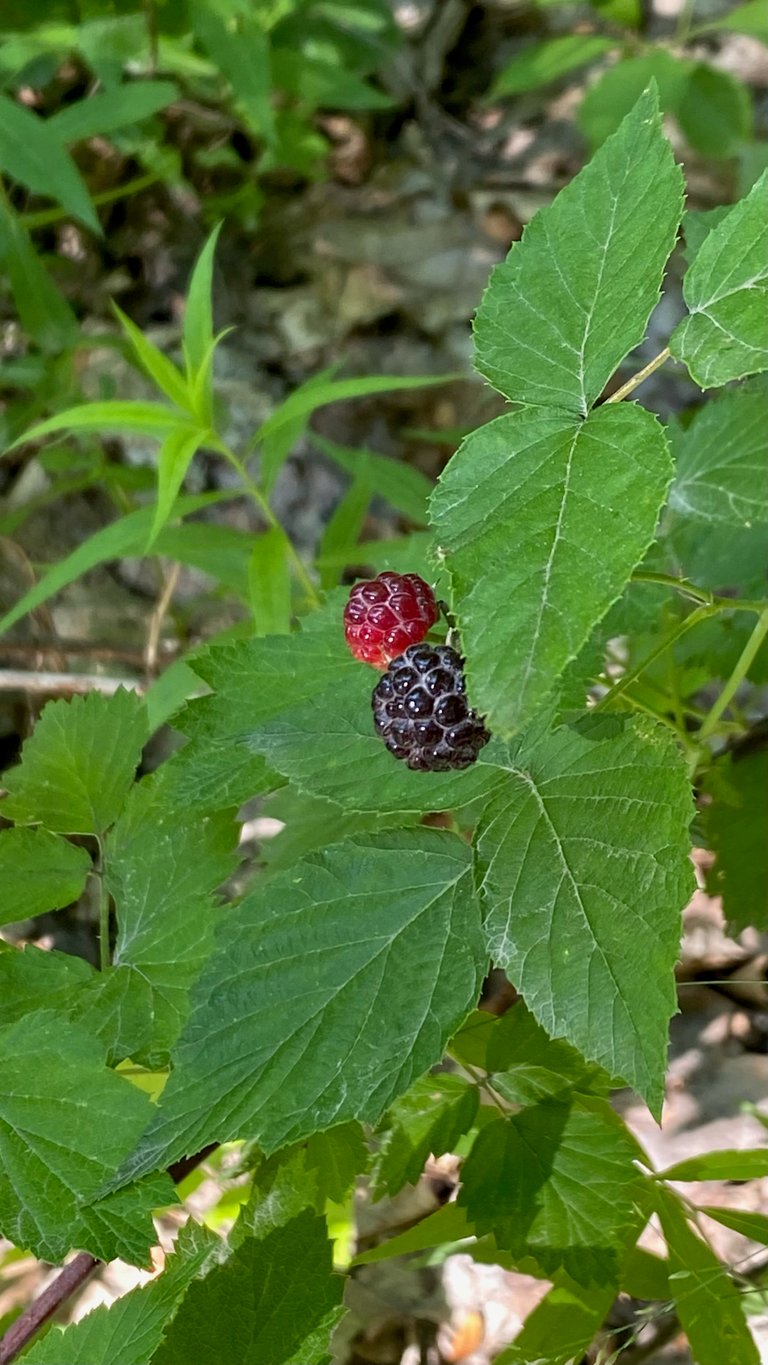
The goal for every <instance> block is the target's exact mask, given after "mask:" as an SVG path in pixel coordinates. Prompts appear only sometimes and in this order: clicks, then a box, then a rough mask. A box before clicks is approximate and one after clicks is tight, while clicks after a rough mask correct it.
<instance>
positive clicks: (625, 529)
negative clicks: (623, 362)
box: [431, 404, 672, 735]
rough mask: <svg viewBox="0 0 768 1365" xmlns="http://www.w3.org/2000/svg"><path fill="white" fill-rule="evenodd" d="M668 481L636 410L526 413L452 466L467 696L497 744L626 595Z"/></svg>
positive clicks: (649, 423)
mask: <svg viewBox="0 0 768 1365" xmlns="http://www.w3.org/2000/svg"><path fill="white" fill-rule="evenodd" d="M671 478H672V461H671V458H670V455H669V450H668V447H667V442H666V440H665V437H664V432H663V430H662V428H661V426H660V425H659V424H658V422H657V421H656V419H655V418H654V417H653V416H652V415H651V414H650V413H648V412H646V411H645V410H644V409H642V408H638V407H635V406H634V405H633V406H622V405H618V404H617V405H615V406H614V405H607V406H604V407H601V408H599V409H598V410H597V411H596V412H594V413H592V414H590V416H589V417H588V419H587V420H586V421H585V422H578V421H576V420H574V419H573V418H571V417H568V416H566V415H563V416H557V415H550V414H549V413H547V414H544V413H538V412H531V411H530V410H526V409H524V410H522V411H520V412H516V413H513V414H512V415H510V416H504V417H498V418H496V420H495V421H493V422H490V423H488V425H487V426H484V427H481V428H480V429H479V430H478V431H476V432H474V433H473V434H472V435H471V436H469V437H468V438H467V440H466V441H465V442H464V444H463V445H462V446H461V448H460V450H459V451H458V452H457V454H456V455H455V456H454V457H453V459H452V460H451V462H450V464H449V465H448V467H447V469H446V470H445V471H444V473H443V474H442V476H441V478H440V481H439V483H438V485H437V488H436V490H435V493H434V494H433V497H432V506H431V515H432V521H433V524H434V527H435V535H436V538H437V542H438V546H439V554H440V557H441V559H442V560H443V561H444V562H445V564H446V567H447V569H448V571H449V573H450V575H451V580H452V584H453V592H454V606H455V610H456V614H457V616H458V620H459V626H460V630H461V638H462V646H463V651H464V653H465V655H466V659H467V681H468V691H469V695H470V697H471V699H472V702H473V704H474V705H475V706H476V707H477V709H478V711H479V712H480V713H481V714H482V715H485V716H487V717H488V723H489V727H490V729H491V730H492V731H493V732H494V733H498V734H506V735H508V734H514V733H515V731H516V730H518V729H519V728H520V727H521V726H523V725H524V724H526V722H527V721H528V720H529V719H530V717H531V716H532V715H533V713H534V712H535V711H536V709H537V708H538V706H539V705H540V704H541V701H542V698H543V697H544V696H546V695H547V693H548V692H549V691H550V690H551V689H552V687H553V686H554V684H555V683H556V680H557V678H558V676H559V674H560V673H562V671H563V669H564V668H565V666H566V664H567V663H568V661H569V660H571V659H573V658H575V656H576V655H577V654H578V652H579V650H580V649H581V648H582V646H583V645H584V644H585V643H586V641H587V640H588V638H589V635H590V633H591V631H592V628H593V627H594V626H595V624H596V623H597V622H598V621H599V620H600V619H601V617H603V616H604V615H605V613H606V612H607V611H608V608H609V607H610V606H611V604H612V603H613V602H615V601H616V599H617V598H618V597H619V596H620V595H621V591H622V589H623V587H624V585H625V583H626V582H627V580H628V578H629V576H630V574H631V572H632V570H633V569H634V568H635V566H636V565H637V564H639V563H640V561H641V560H642V558H643V556H644V554H645V552H646V550H647V549H648V546H649V545H650V544H651V542H652V541H653V537H654V533H655V529H656V524H657V520H658V513H659V510H660V508H661V506H662V505H663V502H664V497H665V494H666V490H667V488H668V486H669V483H670V480H671ZM511 546H514V553H510V547H511Z"/></svg>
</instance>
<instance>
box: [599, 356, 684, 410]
mask: <svg viewBox="0 0 768 1365" xmlns="http://www.w3.org/2000/svg"><path fill="white" fill-rule="evenodd" d="M667 360H669V347H668V346H665V347H664V350H663V351H659V354H658V355H655V356H654V357H653V360H649V361H648V364H647V365H644V366H643V368H642V370H638V372H637V374H633V375H632V378H631V379H628V380H627V382H626V384H622V386H621V388H620V389H617V390H616V392H615V393H612V394H611V396H610V398H606V400H605V401H606V403H620V402H621V400H622V398H627V397H628V396H629V394H630V393H634V391H635V389H639V387H640V385H641V384H644V383H645V381H646V379H648V378H649V377H650V376H651V375H652V374H653V373H654V371H656V370H660V369H661V367H662V365H663V364H664V363H665V361H667Z"/></svg>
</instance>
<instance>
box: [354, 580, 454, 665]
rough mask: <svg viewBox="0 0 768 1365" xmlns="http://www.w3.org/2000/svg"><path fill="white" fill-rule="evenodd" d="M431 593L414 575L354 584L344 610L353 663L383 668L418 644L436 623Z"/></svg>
mask: <svg viewBox="0 0 768 1365" xmlns="http://www.w3.org/2000/svg"><path fill="white" fill-rule="evenodd" d="M437 615H438V612H437V603H436V601H435V595H434V593H433V591H432V589H431V588H430V587H429V585H428V584H427V583H425V582H424V579H423V578H419V575H418V574H415V573H407V574H399V573H389V572H385V573H380V574H379V576H378V578H374V579H370V580H366V582H364V583H356V584H355V586H354V588H353V589H352V591H351V593H350V594H349V601H348V602H347V605H346V607H345V608H344V634H345V635H346V637H347V644H348V645H349V647H350V649H351V650H352V653H353V654H354V656H355V658H356V659H361V660H362V662H363V663H366V664H373V666H374V668H386V666H387V664H388V663H389V661H390V659H395V658H397V655H398V654H402V652H403V650H404V649H407V648H408V645H413V644H418V643H419V641H420V640H423V639H424V636H425V635H426V634H427V631H428V630H429V629H430V627H431V626H433V625H434V624H435V621H436V620H437Z"/></svg>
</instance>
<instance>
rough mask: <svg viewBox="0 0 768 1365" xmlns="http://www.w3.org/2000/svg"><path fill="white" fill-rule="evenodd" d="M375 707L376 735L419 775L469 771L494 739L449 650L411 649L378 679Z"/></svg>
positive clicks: (446, 647)
mask: <svg viewBox="0 0 768 1365" xmlns="http://www.w3.org/2000/svg"><path fill="white" fill-rule="evenodd" d="M371 705H372V707H373V723H374V725H375V727H376V733H377V734H379V735H380V736H381V738H382V739H383V740H384V743H385V744H386V746H387V748H388V749H389V752H390V753H391V754H394V756H395V758H400V759H402V760H403V762H405V763H407V764H408V767H409V768H413V769H414V771H415V772H430V773H444V772H448V771H449V770H450V769H451V768H468V767H469V766H470V765H471V764H472V763H474V762H475V759H476V758H477V755H478V754H479V752H480V750H481V749H482V747H483V745H484V744H487V743H488V740H489V739H490V735H489V733H488V731H487V730H486V728H485V726H484V724H483V722H482V720H481V719H480V717H479V716H478V715H477V714H476V713H475V712H474V711H473V710H471V708H470V706H469V702H468V701H467V696H466V684H465V681H464V671H463V666H462V660H461V658H460V656H459V655H458V654H457V653H456V650H455V649H451V648H450V646H449V645H428V644H418V645H409V647H408V649H406V650H405V652H404V653H403V654H400V655H398V657H397V658H396V659H393V660H392V662H391V663H390V665H389V667H388V668H387V671H386V673H385V674H384V676H383V677H382V678H380V679H379V681H378V683H377V684H376V686H375V687H374V689H373V696H372V697H371Z"/></svg>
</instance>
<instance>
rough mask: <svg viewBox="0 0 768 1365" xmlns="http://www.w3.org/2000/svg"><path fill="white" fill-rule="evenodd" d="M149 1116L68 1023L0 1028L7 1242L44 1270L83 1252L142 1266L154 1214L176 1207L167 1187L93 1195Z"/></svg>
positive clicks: (143, 1099)
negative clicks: (39, 1259)
mask: <svg viewBox="0 0 768 1365" xmlns="http://www.w3.org/2000/svg"><path fill="white" fill-rule="evenodd" d="M149 1113H150V1103H149V1100H148V1098H147V1096H146V1095H144V1094H142V1093H141V1091H140V1090H138V1089H136V1087H135V1086H132V1085H129V1083H128V1082H127V1081H125V1080H121V1079H120V1077H119V1076H117V1075H115V1073H114V1072H113V1071H109V1070H108V1069H107V1067H106V1066H105V1064H104V1051H103V1048H101V1047H100V1045H99V1044H98V1043H97V1042H96V1041H95V1040H94V1038H93V1037H92V1036H91V1035H90V1034H89V1033H87V1032H86V1031H85V1030H84V1029H83V1028H81V1027H80V1025H78V1024H75V1023H72V1022H71V1021H70V1020H69V1019H67V1018H66V1017H65V1016H63V1015H61V1014H58V1013H56V1012H54V1011H53V1010H43V1011H40V1012H37V1013H34V1014H28V1015H26V1017H24V1018H22V1019H20V1020H19V1021H18V1022H16V1023H14V1024H9V1025H7V1026H6V1027H5V1028H3V1029H2V1031H1V1032H0V1162H1V1166H2V1174H0V1225H2V1229H3V1233H4V1234H5V1235H6V1236H7V1237H9V1238H11V1240H12V1241H13V1242H15V1244H16V1245H17V1246H20V1247H29V1248H30V1250H32V1251H33V1252H34V1253H35V1255H36V1256H39V1257H42V1258H43V1259H45V1260H49V1261H60V1260H61V1259H62V1258H63V1257H64V1256H65V1255H66V1253H67V1252H68V1251H69V1250H70V1249H71V1248H75V1247H79V1248H81V1249H84V1250H87V1251H91V1252H92V1253H93V1254H94V1255H96V1256H99V1257H101V1258H103V1259H106V1260H110V1259H112V1258H113V1257H115V1256H122V1257H123V1258H124V1259H126V1260H129V1261H134V1262H137V1263H139V1264H142V1265H146V1264H148V1263H149V1249H150V1247H151V1246H152V1245H153V1244H154V1242H155V1241H156V1234H155V1231H154V1228H153V1225H152V1220H151V1217H150V1212H151V1210H152V1209H153V1208H157V1207H158V1206H162V1205H163V1204H170V1203H172V1202H173V1198H174V1196H173V1186H172V1183H171V1181H170V1179H169V1178H168V1177H167V1176H165V1175H156V1176H152V1177H150V1178H149V1180H148V1181H146V1182H143V1187H142V1186H139V1187H135V1188H132V1189H128V1190H118V1191H117V1193H116V1194H110V1195H107V1197H106V1198H103V1199H98V1198H97V1195H98V1191H99V1189H100V1187H101V1186H102V1185H103V1184H104V1182H105V1181H106V1180H107V1178H108V1177H109V1176H110V1175H111V1174H112V1173H113V1171H114V1170H115V1168H116V1167H117V1166H118V1165H119V1164H120V1161H121V1160H122V1158H123V1156H124V1155H125V1154H126V1152H127V1151H129V1150H130V1148H131V1146H132V1145H133V1144H134V1143H135V1142H136V1139H137V1138H138V1135H139V1133H140V1132H141V1130H142V1128H143V1127H144V1126H145V1125H146V1122H147V1119H148V1117H149ZM84 1114H87V1116H88V1121H87V1122H83V1115H84ZM94 1200H96V1202H93V1201H94ZM86 1205H88V1207H86Z"/></svg>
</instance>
